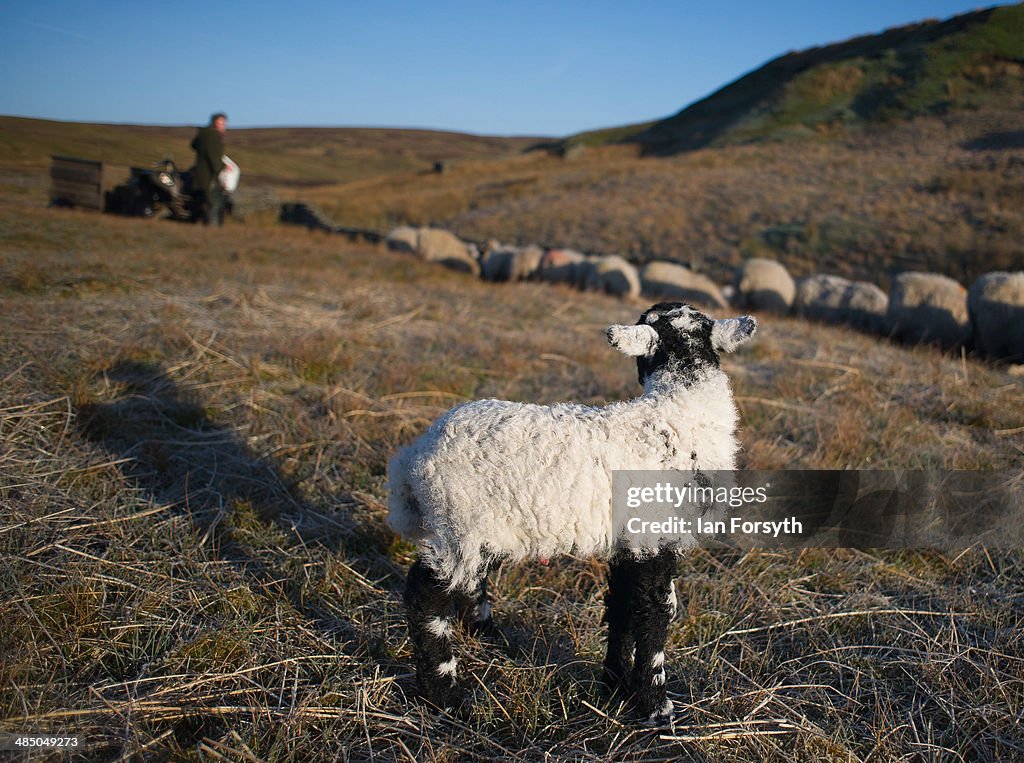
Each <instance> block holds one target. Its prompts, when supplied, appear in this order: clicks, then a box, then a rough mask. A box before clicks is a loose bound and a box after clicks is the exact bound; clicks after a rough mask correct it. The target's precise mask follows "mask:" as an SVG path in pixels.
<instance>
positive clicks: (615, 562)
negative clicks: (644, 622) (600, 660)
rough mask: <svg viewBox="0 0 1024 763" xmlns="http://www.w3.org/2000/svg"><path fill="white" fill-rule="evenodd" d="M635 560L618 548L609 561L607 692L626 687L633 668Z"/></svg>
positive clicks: (606, 611)
mask: <svg viewBox="0 0 1024 763" xmlns="http://www.w3.org/2000/svg"><path fill="white" fill-rule="evenodd" d="M636 571H637V562H636V561H635V560H634V559H633V557H632V556H631V555H630V554H629V553H628V552H619V553H618V554H616V555H615V556H614V557H613V558H612V560H611V561H610V562H609V563H608V593H606V594H605V599H604V603H605V611H604V621H605V622H606V623H607V624H608V651H607V652H606V653H605V658H604V683H605V686H606V687H607V688H608V691H609V692H610V693H614V692H616V691H619V690H627V691H628V689H629V674H630V672H631V671H632V669H633V629H632V619H633V587H634V585H633V583H634V579H635V577H636Z"/></svg>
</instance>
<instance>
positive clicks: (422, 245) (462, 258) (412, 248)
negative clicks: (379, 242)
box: [386, 225, 480, 275]
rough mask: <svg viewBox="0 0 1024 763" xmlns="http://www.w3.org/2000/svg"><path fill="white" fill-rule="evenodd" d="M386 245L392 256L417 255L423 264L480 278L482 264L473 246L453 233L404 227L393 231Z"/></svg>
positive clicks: (434, 229) (435, 229)
mask: <svg viewBox="0 0 1024 763" xmlns="http://www.w3.org/2000/svg"><path fill="white" fill-rule="evenodd" d="M386 242H387V246H388V249H390V250H391V251H393V252H405V253H408V254H414V255H416V256H417V257H419V258H420V259H421V260H425V261H427V262H437V263H440V264H441V265H444V266H445V267H448V268H451V269H452V270H461V271H462V272H464V273H472V274H473V275H480V264H479V263H478V262H477V258H476V256H474V254H473V252H474V249H473V248H472V246H471V245H469V244H466V243H465V242H464V241H462V240H460V239H459V237H458V236H456V235H455V234H454V233H451V232H450V231H446V230H442V229H440V228H410V227H409V226H407V225H403V226H400V227H398V228H395V229H394V230H393V231H391V232H390V233H389V234H388V236H387V239H386Z"/></svg>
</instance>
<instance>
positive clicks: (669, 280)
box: [387, 226, 1024, 363]
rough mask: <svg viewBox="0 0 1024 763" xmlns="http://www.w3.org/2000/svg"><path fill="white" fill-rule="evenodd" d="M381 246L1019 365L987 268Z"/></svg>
mask: <svg viewBox="0 0 1024 763" xmlns="http://www.w3.org/2000/svg"><path fill="white" fill-rule="evenodd" d="M387 245H388V248H389V249H391V250H393V251H399V252H407V253H409V254H413V255H416V256H418V257H420V258H421V259H424V260H427V261H431V262H439V263H441V264H444V265H446V266H448V267H451V268H454V269H456V270H462V271H466V272H469V273H473V274H474V275H478V276H480V277H482V278H483V279H484V280H486V281H492V282H502V281H525V280H533V281H546V282H550V283H565V284H570V285H572V286H575V287H576V288H579V289H582V290H586V291H602V292H605V293H608V294H613V295H615V296H619V297H639V296H640V295H643V296H645V297H650V298H655V299H677V300H682V301H685V302H689V303H691V304H694V305H701V306H705V307H709V308H724V307H727V306H728V304H729V303H730V302H731V303H732V304H733V305H735V306H736V307H739V308H741V309H748V310H755V311H767V312H775V313H783V314H785V313H794V314H796V315H799V316H802V317H805V318H809V319H812V320H818V321H822V322H826V323H840V324H846V325H850V326H854V327H856V328H859V329H861V330H863V331H867V332H871V333H876V334H881V335H886V336H892V337H894V338H896V339H900V340H902V341H907V342H928V343H933V344H938V345H940V346H943V347H948V348H951V349H958V348H961V347H964V348H966V349H969V350H973V351H976V352H979V353H982V354H984V355H987V356H989V357H993V358H1004V359H1007V360H1010V361H1012V362H1017V363H1021V362H1024V271H1018V272H1014V273H1006V272H993V273H986V274H985V275H983V276H981V277H980V278H978V279H977V280H976V281H975V282H974V284H973V285H972V286H971V288H970V289H969V290H968V289H965V288H964V287H963V286H962V285H960V284H959V283H957V282H956V281H955V280H953V279H952V278H949V277H947V276H944V275H940V274H937V273H921V272H905V273H900V274H899V275H897V276H895V277H894V278H893V279H892V285H891V287H890V289H889V293H888V294H886V293H885V292H884V291H882V289H880V288H879V287H878V286H876V285H875V284H872V283H866V282H862V281H850V280H847V279H845V278H841V277H839V276H835V275H821V274H819V275H813V276H809V277H806V278H802V279H796V280H794V279H793V278H792V277H791V276H790V274H789V273H788V272H787V271H786V269H785V267H783V266H782V265H781V264H780V263H778V262H775V261H774V260H769V259H764V258H752V259H748V260H746V261H745V262H744V263H743V264H742V265H740V266H739V267H738V268H737V270H736V274H735V277H734V279H733V283H732V284H731V285H730V286H726V287H724V288H719V287H718V285H717V284H715V283H714V282H713V281H712V280H711V279H709V278H707V277H706V276H704V275H701V274H700V273H695V272H694V271H692V270H690V269H689V268H686V267H684V266H682V265H679V264H677V263H674V262H662V261H653V262H649V263H647V264H646V265H644V266H642V267H640V268H637V267H636V266H634V265H632V264H631V263H629V262H627V261H626V260H625V259H624V258H623V257H620V256H618V255H599V256H587V255H584V254H581V253H580V252H576V251H573V250H571V249H548V250H544V249H542V248H540V247H538V246H527V247H515V246H507V245H502V244H499V243H497V242H490V243H488V245H487V246H486V247H485V249H484V251H483V252H480V251H479V250H478V248H477V246H476V245H475V244H471V243H466V242H464V241H462V240H460V239H459V238H458V237H457V236H455V235H454V234H453V233H451V232H449V231H446V230H442V229H438V228H413V227H408V226H402V227H399V228H396V229H394V230H393V231H391V233H390V234H388V236H387Z"/></svg>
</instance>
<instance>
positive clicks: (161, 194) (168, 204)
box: [106, 156, 239, 222]
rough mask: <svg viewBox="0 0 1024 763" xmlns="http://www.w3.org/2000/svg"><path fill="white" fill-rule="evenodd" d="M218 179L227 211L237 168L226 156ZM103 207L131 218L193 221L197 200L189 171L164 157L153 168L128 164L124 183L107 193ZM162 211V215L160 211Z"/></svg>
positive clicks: (195, 216)
mask: <svg viewBox="0 0 1024 763" xmlns="http://www.w3.org/2000/svg"><path fill="white" fill-rule="evenodd" d="M224 163H225V165H226V168H225V169H224V170H223V171H222V172H221V175H220V182H221V186H222V187H223V188H224V192H225V195H226V196H227V199H226V201H225V205H224V207H225V211H226V212H228V213H229V214H230V212H231V192H233V191H234V190H235V188H237V187H238V176H239V170H238V165H237V164H235V163H234V162H233V161H231V159H229V158H228V157H226V156H225V157H224ZM106 210H107V211H108V212H114V213H116V214H122V215H130V216H133V217H149V218H154V219H155V218H158V217H166V218H168V219H171V220H183V221H186V222H196V220H197V219H198V218H199V215H200V209H199V203H198V200H197V199H196V198H195V194H194V192H193V189H192V170H185V171H184V172H180V171H179V170H178V168H177V165H175V163H174V160H173V159H171V158H169V157H166V158H164V160H163V161H162V162H160V163H159V164H157V165H156V166H155V167H154V168H153V169H144V168H142V167H132V168H131V176H130V177H129V179H128V182H127V183H124V184H122V185H119V186H117V187H116V188H114V189H113V190H112V191H109V192H108V193H107V203H106ZM164 210H166V212H167V214H166V215H161V212H163V211H164Z"/></svg>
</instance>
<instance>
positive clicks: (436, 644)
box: [388, 302, 757, 722]
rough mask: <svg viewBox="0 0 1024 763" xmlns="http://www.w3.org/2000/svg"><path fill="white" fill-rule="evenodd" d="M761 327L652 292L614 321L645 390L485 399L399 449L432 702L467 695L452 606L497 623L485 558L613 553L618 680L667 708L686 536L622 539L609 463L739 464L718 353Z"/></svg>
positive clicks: (401, 526)
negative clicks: (655, 297) (649, 301)
mask: <svg viewBox="0 0 1024 763" xmlns="http://www.w3.org/2000/svg"><path fill="white" fill-rule="evenodd" d="M756 327H757V323H756V321H755V320H754V319H753V318H752V317H750V316H743V317H741V318H731V319H725V320H717V321H716V320H713V319H711V318H709V317H707V316H706V315H704V314H702V313H701V312H699V311H697V310H696V309H694V308H693V307H691V306H689V305H687V304H685V303H681V302H663V303H659V304H656V305H654V306H652V307H651V308H649V309H648V310H647V311H646V312H644V313H643V315H641V316H640V320H639V322H638V323H637V324H636V325H633V326H611V327H610V328H608V330H607V337H608V341H609V342H610V343H611V345H612V346H613V347H614V348H615V349H617V350H619V351H620V352H622V353H624V354H625V355H628V356H632V357H635V358H636V363H637V371H638V375H639V379H640V382H641V384H642V385H643V389H644V391H643V394H642V395H641V396H640V397H638V398H636V399H635V400H631V401H623V402H615V403H611V404H609V405H606V406H603V407H593V408H592V407H588V406H584V405H576V404H570V403H562V404H557V405H550V406H544V405H532V404H525V403H514V402H505V401H499V400H477V401H474V402H469V403H465V404H463V405H460V406H457V407H455V408H453V409H451V410H450V411H448V412H447V413H445V414H444V415H442V416H441V417H440V418H439V419H438V420H437V421H435V422H434V424H433V425H432V426H431V427H430V428H429V429H428V430H427V432H426V433H424V434H423V435H422V436H421V437H420V438H419V439H417V440H416V441H415V442H413V443H412V444H411V445H408V446H406V447H404V448H402V449H400V450H399V451H398V452H397V453H395V455H394V456H393V457H392V459H391V461H390V463H389V465H388V510H389V515H388V523H389V525H390V526H391V527H392V529H394V530H395V531H396V532H398V533H399V534H401V535H402V536H404V537H405V538H407V539H409V540H410V541H413V542H415V543H416V544H417V546H418V548H419V558H418V560H417V561H416V562H415V563H414V564H413V566H412V568H411V569H410V570H409V576H408V581H407V587H406V594H405V602H406V607H407V611H408V623H409V631H410V635H411V639H412V643H413V653H414V658H415V660H416V673H417V681H418V684H419V687H420V690H421V692H422V694H423V696H424V698H425V699H426V700H427V701H429V702H431V703H432V704H434V705H437V706H439V707H462V706H463V705H464V703H465V701H466V697H465V694H464V693H463V691H462V690H461V689H460V688H459V686H458V682H457V677H456V676H457V666H456V659H455V657H454V656H453V652H452V643H451V638H452V635H453V620H452V614H451V610H452V605H453V604H454V605H456V608H457V609H458V610H459V612H460V614H461V616H462V619H463V620H465V621H468V622H470V624H471V626H472V627H475V628H478V629H488V628H489V627H490V626H491V610H490V604H489V600H488V595H487V574H488V572H489V571H491V570H492V569H494V568H495V567H497V566H498V565H499V564H500V563H503V562H508V563H515V562H520V561H524V560H528V559H547V558H550V557H552V556H555V555H558V554H565V553H569V552H572V553H576V554H580V555H597V556H600V557H602V558H605V559H609V560H610V571H609V592H608V594H607V597H606V599H605V604H606V612H605V619H606V622H607V623H608V626H609V633H608V650H607V655H606V658H605V662H604V675H605V681H606V683H607V685H608V687H609V688H610V689H612V690H616V689H621V690H624V691H625V692H626V693H627V694H629V693H632V695H633V697H634V699H635V702H636V704H637V706H638V708H639V709H640V711H641V712H642V713H643V714H645V715H647V716H648V717H649V719H650V720H651V721H653V722H662V721H665V720H668V719H669V718H671V715H672V710H673V707H672V702H671V700H669V699H667V697H666V688H665V671H664V661H665V654H664V645H665V639H666V635H667V630H668V625H669V621H670V619H671V618H672V616H673V615H674V612H675V609H676V597H675V590H674V587H673V581H672V576H673V571H674V569H675V561H676V554H677V553H678V552H679V551H681V550H683V548H682V546H683V545H684V541H683V540H680V541H679V542H677V543H674V544H672V545H664V546H661V547H660V548H659V549H658V550H656V551H651V550H650V549H637V548H632V547H630V546H629V545H628V544H626V543H625V542H624V540H623V538H622V536H620V535H617V533H616V529H615V528H614V527H613V520H612V492H611V491H612V487H611V485H612V473H613V471H616V470H626V469H680V470H681V469H685V470H690V471H695V470H697V469H700V470H703V471H709V470H728V469H732V468H734V466H735V454H736V450H737V447H738V446H737V441H736V437H735V429H736V421H737V412H736V407H735V404H734V402H733V399H732V392H731V389H730V386H729V381H728V379H727V377H726V376H725V374H724V373H723V372H722V370H721V368H720V366H719V353H720V352H723V351H726V352H728V351H732V350H733V349H735V348H736V347H737V346H739V345H740V344H742V343H743V342H746V341H747V340H748V339H750V337H751V336H752V335H753V334H754V331H755V330H756ZM538 477H540V479H538ZM696 511H697V509H695V512H696ZM695 516H696V513H695Z"/></svg>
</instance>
